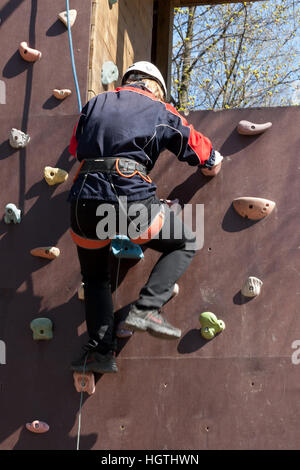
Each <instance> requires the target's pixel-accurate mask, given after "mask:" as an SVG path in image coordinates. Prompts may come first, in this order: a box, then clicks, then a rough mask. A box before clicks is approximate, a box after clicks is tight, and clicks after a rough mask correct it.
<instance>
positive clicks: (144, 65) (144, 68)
mask: <svg viewBox="0 0 300 470" xmlns="http://www.w3.org/2000/svg"><path fill="white" fill-rule="evenodd" d="M132 72H141V73H144V74H145V75H148V76H149V78H153V79H154V80H156V81H157V82H158V83H159V84H160V85H161V87H162V89H163V91H164V94H165V97H166V96H167V87H166V84H165V81H164V78H163V76H162V74H161V73H160V71H159V70H158V68H157V67H156V66H155V65H153V64H151V62H146V61H140V62H135V63H134V64H132V65H131V66H130V67H128V69H127V70H126V72H125V73H124V75H123V79H122V84H124V83H125V82H126V79H127V78H128V76H129V75H130V74H131V73H132Z"/></svg>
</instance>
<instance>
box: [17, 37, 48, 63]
mask: <svg viewBox="0 0 300 470" xmlns="http://www.w3.org/2000/svg"><path fill="white" fill-rule="evenodd" d="M19 52H20V54H21V57H22V58H23V59H24V60H26V61H27V62H36V61H37V60H40V59H41V57H42V53H41V52H40V51H38V50H37V49H31V47H28V44H27V42H25V41H23V42H21V44H20V46H19Z"/></svg>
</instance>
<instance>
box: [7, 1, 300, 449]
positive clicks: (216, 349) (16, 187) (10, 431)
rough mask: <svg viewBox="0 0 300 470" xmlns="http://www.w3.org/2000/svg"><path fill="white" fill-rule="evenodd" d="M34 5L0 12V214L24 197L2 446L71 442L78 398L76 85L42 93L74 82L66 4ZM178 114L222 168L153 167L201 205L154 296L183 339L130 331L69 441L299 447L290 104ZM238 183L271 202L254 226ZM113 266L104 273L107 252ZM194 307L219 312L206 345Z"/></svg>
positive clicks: (128, 265)
mask: <svg viewBox="0 0 300 470" xmlns="http://www.w3.org/2000/svg"><path fill="white" fill-rule="evenodd" d="M37 3H39V2H37V1H33V0H32V1H23V2H22V1H15V2H8V3H6V5H13V4H15V9H14V8H13V7H11V10H9V8H6V9H5V11H4V13H5V15H4V13H3V10H0V13H1V12H2V14H3V18H4V20H3V21H2V25H1V35H2V34H3V35H4V36H5V37H6V38H7V49H6V52H5V54H4V53H3V54H2V55H1V71H2V77H1V79H3V80H4V81H5V82H6V85H7V105H0V120H1V126H0V138H1V141H0V160H1V161H0V164H1V176H2V180H1V186H0V191H1V198H0V200H1V201H2V210H3V213H4V207H5V205H6V204H7V203H8V202H13V203H15V204H16V205H18V207H20V208H21V209H22V222H21V224H20V225H19V224H17V225H6V224H4V222H3V221H1V223H0V229H1V232H0V266H1V274H0V339H1V340H2V341H5V343H6V350H7V356H6V364H2V365H0V374H1V375H0V385H1V387H0V407H1V410H0V415H1V424H0V449H75V448H76V435H77V426H78V409H79V394H78V393H77V392H76V390H75V388H74V380H73V374H72V372H71V371H70V370H69V364H70V361H71V360H72V359H73V358H74V356H77V354H78V352H79V350H80V347H81V345H82V344H83V343H84V342H85V341H86V330H85V323H84V311H83V303H82V302H80V301H79V300H78V297H77V289H78V287H79V285H80V273H79V265H78V261H77V257H76V249H75V247H74V246H73V244H72V242H71V239H70V236H69V234H68V209H69V208H68V204H67V203H66V198H67V192H68V189H69V188H70V185H71V183H72V178H73V176H74V174H75V171H76V169H77V164H74V160H73V159H70V158H69V156H68V152H67V150H66V148H67V145H68V141H69V137H70V134H71V132H72V128H73V125H74V123H75V121H76V118H77V104H76V94H75V92H74V93H73V94H72V96H70V97H69V98H68V99H67V100H65V101H63V102H60V103H59V104H58V105H57V106H55V103H54V102H53V101H52V100H53V99H54V98H50V97H51V93H52V90H53V88H55V87H57V88H64V87H70V88H72V89H74V86H73V81H72V80H73V78H72V71H71V64H70V61H69V52H68V42H67V33H66V30H65V27H64V26H63V25H62V24H60V22H59V23H57V22H56V15H57V13H58V12H60V11H63V10H64V1H58V2H43V6H42V7H41V6H40V5H39V6H38V7H37ZM44 3H47V5H44ZM54 3H55V5H54ZM127 3H128V2H127ZM71 8H76V9H77V10H78V17H77V20H76V23H75V25H74V26H73V28H72V34H73V40H74V49H75V51H77V52H76V55H75V57H76V64H77V70H78V74H79V82H80V87H81V91H82V96H83V95H84V93H85V92H86V82H87V80H86V75H87V70H88V31H89V21H90V20H89V15H90V11H89V8H86V6H85V7H84V8H83V6H82V2H81V1H80V0H77V1H72V2H71ZM24 18H27V19H28V21H24ZM81 22H82V23H81ZM29 23H30V25H31V26H30V34H29ZM81 24H83V25H86V29H85V27H81ZM16 25H17V26H18V28H17V27H16ZM16 31H17V33H16ZM16 36H17V37H16ZM1 37H2V36H1ZM30 37H31V39H34V38H35V41H32V40H31V41H29V42H31V44H30V45H31V46H32V47H35V48H38V49H39V50H41V51H42V52H43V58H42V59H41V61H39V62H38V63H35V64H34V65H32V64H31V65H28V64H27V63H26V64H25V63H23V62H22V61H21V58H20V57H19V55H18V54H19V53H18V52H17V48H18V44H19V43H20V42H21V41H22V40H27V39H30ZM33 42H35V43H33ZM78 49H80V51H78ZM188 119H189V120H190V121H191V122H192V123H193V124H194V126H195V127H196V129H198V130H200V131H202V132H203V133H204V134H206V135H207V136H209V137H210V138H211V140H212V141H213V142H214V145H215V147H216V148H217V149H218V150H220V152H221V153H222V154H223V155H224V156H225V159H224V163H223V168H222V171H221V173H220V174H219V175H218V176H217V177H216V178H214V179H209V178H206V177H204V176H202V175H201V173H200V172H199V171H197V170H196V169H195V168H191V167H188V166H186V165H184V164H182V163H180V162H178V161H176V159H175V157H174V156H173V155H170V154H168V153H164V154H163V155H162V156H161V158H160V160H159V163H158V165H157V168H155V171H154V172H153V174H152V176H153V179H154V181H156V182H157V184H158V187H159V191H158V194H159V196H160V197H164V198H172V199H173V198H179V200H180V202H182V203H188V202H191V203H194V204H196V203H202V204H205V243H204V247H203V249H202V250H201V251H199V252H198V253H197V256H196V257H195V259H194V260H193V263H192V266H191V268H190V269H189V270H188V271H187V272H186V273H185V275H184V276H183V277H182V279H181V280H180V281H179V286H180V293H179V295H178V296H177V297H176V298H175V299H173V300H171V301H170V302H169V303H168V305H167V306H166V308H165V312H166V316H167V318H168V319H169V320H170V321H171V322H172V323H174V324H175V325H176V326H178V327H180V328H182V330H183V335H182V338H181V340H180V341H178V342H167V341H160V340H158V339H156V338H153V337H150V336H148V335H146V334H137V333H135V334H134V335H133V336H132V337H131V338H129V339H128V340H120V342H119V354H118V358H117V362H118V365H119V373H118V374H115V375H114V376H108V375H106V376H102V377H100V378H99V377H97V379H98V381H97V384H96V391H95V393H94V394H93V395H91V396H89V395H88V394H87V393H85V394H84V403H83V416H82V434H81V441H80V442H81V449H165V450H167V449H263V448H272V449H283V448H287V449H295V448H299V441H300V436H299V420H300V411H299V407H298V401H299V399H298V397H299V371H300V365H295V364H293V363H292V361H291V355H292V353H293V352H294V350H293V349H292V348H291V345H292V342H293V341H295V340H298V339H300V319H299V262H298V258H297V255H298V254H299V241H298V233H299V223H298V219H297V217H298V211H299V210H298V207H299V184H298V182H297V179H296V177H297V172H298V171H299V167H300V164H299V160H298V156H297V155H298V150H297V145H298V129H299V126H300V111H299V108H297V107H294V108H290V109H288V108H280V109H253V110H235V111H234V110H232V111H222V112H216V113H215V112H196V113H193V114H191V115H190V116H189V118H188ZM242 119H245V120H250V121H252V122H257V123H263V122H267V121H272V122H273V126H272V129H270V130H269V131H267V132H266V133H265V134H263V135H260V136H254V137H248V136H241V135H239V134H238V133H237V130H236V126H237V123H238V122H239V121H240V120H242ZM22 124H23V125H22ZM12 127H16V128H22V130H24V131H26V132H28V133H29V134H30V136H31V141H30V143H29V145H28V146H27V147H26V149H22V150H20V151H15V150H13V149H11V148H10V147H9V144H8V141H7V139H8V134H9V131H10V129H11V128H12ZM47 165H50V166H52V167H59V168H62V169H65V170H67V171H68V172H69V178H68V180H67V181H66V182H65V183H63V184H61V185H58V186H53V187H49V186H48V185H47V183H46V182H45V181H44V178H43V170H44V167H45V166H47ZM245 195H246V196H247V195H250V196H256V197H264V198H267V199H271V200H273V201H275V202H276V208H275V209H274V211H273V212H272V214H271V215H270V216H269V217H267V218H265V219H263V220H261V221H258V222H252V221H247V220H245V219H242V218H241V217H240V216H239V215H238V214H237V213H236V212H235V211H234V209H233V208H232V201H233V199H235V198H237V197H240V196H245ZM50 245H52V246H57V247H58V248H59V249H60V251H61V254H60V256H59V258H57V259H55V260H53V261H48V260H45V259H40V258H35V257H33V256H31V255H30V250H31V249H32V248H35V247H38V246H50ZM157 257H158V255H157V254H156V253H154V252H151V251H150V250H146V251H145V260H144V261H141V262H139V263H137V264H136V265H135V264H134V263H133V262H132V261H122V266H121V277H120V286H119V288H118V305H117V306H116V308H117V309H120V310H121V311H120V312H119V313H118V318H121V317H122V313H123V312H124V310H126V305H128V304H129V303H130V302H131V301H133V300H134V299H135V298H136V297H137V295H138V291H139V289H140V287H141V286H142V283H143V281H144V280H146V278H147V275H148V273H149V271H150V269H151V266H153V263H154V261H155V260H156V259H157ZM113 268H114V269H113V274H114V272H115V263H114V266H113ZM249 275H252V276H257V277H258V278H259V279H261V280H262V281H263V288H262V292H261V294H260V296H258V297H257V298H254V299H251V300H248V301H247V302H245V299H242V297H241V295H240V289H241V287H242V285H243V283H244V281H245V280H246V279H247V277H248V276H249ZM125 276H126V277H125ZM113 282H114V277H113ZM204 311H212V312H214V313H215V314H216V315H217V316H218V318H221V319H222V320H224V321H225V323H226V330H225V331H224V332H223V333H221V334H220V335H219V336H217V337H216V338H214V339H213V340H211V341H210V342H207V341H206V340H204V339H203V338H202V337H201V335H200V324H199V322H198V316H199V314H200V313H201V312H204ZM37 317H46V318H49V319H51V320H52V322H53V325H54V337H53V339H52V340H51V341H43V342H37V341H33V339H32V331H31V329H30V322H31V321H32V320H33V319H34V318H37ZM35 419H38V420H41V421H45V422H46V423H48V424H49V426H50V430H49V431H48V432H47V433H45V434H43V435H34V434H32V433H30V432H28V431H27V430H26V428H25V425H26V423H28V422H32V421H33V420H35Z"/></svg>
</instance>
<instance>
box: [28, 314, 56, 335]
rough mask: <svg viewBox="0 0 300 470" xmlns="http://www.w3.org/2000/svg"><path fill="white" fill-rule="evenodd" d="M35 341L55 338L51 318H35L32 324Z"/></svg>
mask: <svg viewBox="0 0 300 470" xmlns="http://www.w3.org/2000/svg"><path fill="white" fill-rule="evenodd" d="M30 328H31V329H32V331H33V339H34V340H50V339H52V338H53V331H52V329H53V324H52V321H51V320H50V319H49V318H35V319H34V320H32V322H31V323H30Z"/></svg>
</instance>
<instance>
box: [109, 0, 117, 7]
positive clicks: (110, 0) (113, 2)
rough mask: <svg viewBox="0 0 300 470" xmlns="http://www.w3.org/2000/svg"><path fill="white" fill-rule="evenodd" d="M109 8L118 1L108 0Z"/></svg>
mask: <svg viewBox="0 0 300 470" xmlns="http://www.w3.org/2000/svg"><path fill="white" fill-rule="evenodd" d="M108 1H109V4H110V6H111V7H112V6H113V5H114V4H115V3H117V1H118V0H108Z"/></svg>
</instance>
